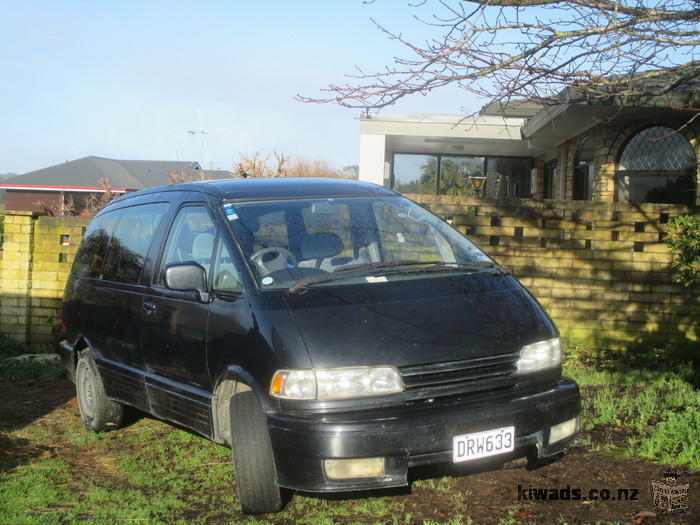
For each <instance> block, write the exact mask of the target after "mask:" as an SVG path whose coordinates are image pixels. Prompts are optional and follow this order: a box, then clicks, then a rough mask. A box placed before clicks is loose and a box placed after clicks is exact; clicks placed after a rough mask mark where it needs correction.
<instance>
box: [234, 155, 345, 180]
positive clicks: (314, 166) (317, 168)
mask: <svg viewBox="0 0 700 525" xmlns="http://www.w3.org/2000/svg"><path fill="white" fill-rule="evenodd" d="M233 173H234V176H236V177H332V178H343V177H344V174H343V173H342V172H341V171H339V170H337V169H335V168H333V167H331V166H330V164H328V162H326V161H324V160H319V159H317V160H307V159H300V158H293V157H292V156H290V155H287V154H286V153H279V152H277V151H273V152H272V153H268V154H264V153H262V152H261V151H260V150H258V151H255V152H253V153H242V154H241V155H240V158H239V159H238V162H236V163H235V164H234V165H233Z"/></svg>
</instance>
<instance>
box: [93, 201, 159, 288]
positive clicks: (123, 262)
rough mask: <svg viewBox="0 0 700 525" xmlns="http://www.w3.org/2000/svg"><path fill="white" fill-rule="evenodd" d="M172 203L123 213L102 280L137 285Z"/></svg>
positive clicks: (148, 206)
mask: <svg viewBox="0 0 700 525" xmlns="http://www.w3.org/2000/svg"><path fill="white" fill-rule="evenodd" d="M168 207H169V204H167V203H157V204H144V205H141V206H132V207H131V208H124V209H122V210H121V211H120V215H119V222H118V223H117V225H116V227H115V228H114V234H113V235H112V241H111V242H110V244H109V251H108V253H107V257H106V259H105V265H104V268H103V270H102V278H103V279H107V280H110V281H117V282H122V283H136V282H138V280H139V276H140V275H141V270H143V264H144V262H145V261H146V255H147V254H148V249H149V248H150V246H151V241H152V240H153V236H154V235H155V232H156V229H157V228H158V225H159V224H160V221H161V220H162V219H163V216H164V215H165V214H166V212H167V211H168Z"/></svg>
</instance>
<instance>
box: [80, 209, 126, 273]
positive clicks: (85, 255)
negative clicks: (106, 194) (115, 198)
mask: <svg viewBox="0 0 700 525" xmlns="http://www.w3.org/2000/svg"><path fill="white" fill-rule="evenodd" d="M119 214H120V212H119V211H113V212H108V213H105V214H103V215H100V216H99V217H96V218H95V219H94V220H93V221H92V222H91V223H90V225H89V226H88V227H87V230H85V235H83V241H82V242H81V243H80V249H79V250H78V253H77V255H76V256H75V263H73V273H74V274H75V275H80V276H82V277H99V276H100V273H101V272H102V264H103V263H104V259H105V254H106V253H107V247H108V246H109V238H110V237H111V236H112V231H113V230H114V225H115V224H116V222H117V219H118V218H119Z"/></svg>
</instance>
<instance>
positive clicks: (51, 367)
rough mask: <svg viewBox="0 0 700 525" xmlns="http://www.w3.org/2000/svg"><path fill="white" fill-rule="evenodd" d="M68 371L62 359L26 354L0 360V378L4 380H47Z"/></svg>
mask: <svg viewBox="0 0 700 525" xmlns="http://www.w3.org/2000/svg"><path fill="white" fill-rule="evenodd" d="M65 373H66V369H65V368H64V367H63V364H62V363H61V362H60V360H56V359H45V358H44V357H42V356H33V355H25V356H22V357H9V358H6V359H2V360H0V380H3V381H23V380H34V381H47V380H51V379H57V378H59V377H61V376H62V375H63V374H65Z"/></svg>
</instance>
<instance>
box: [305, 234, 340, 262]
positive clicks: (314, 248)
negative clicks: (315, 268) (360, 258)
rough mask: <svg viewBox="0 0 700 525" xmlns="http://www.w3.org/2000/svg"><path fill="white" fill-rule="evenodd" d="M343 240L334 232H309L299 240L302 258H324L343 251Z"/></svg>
mask: <svg viewBox="0 0 700 525" xmlns="http://www.w3.org/2000/svg"><path fill="white" fill-rule="evenodd" d="M343 248H344V246H343V241H342V240H341V239H340V237H339V236H338V235H337V234H335V233H309V234H306V235H305V236H304V237H303V238H302V240H301V258H302V259H325V258H327V257H335V256H336V255H338V254H339V253H340V252H342V251H343Z"/></svg>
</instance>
